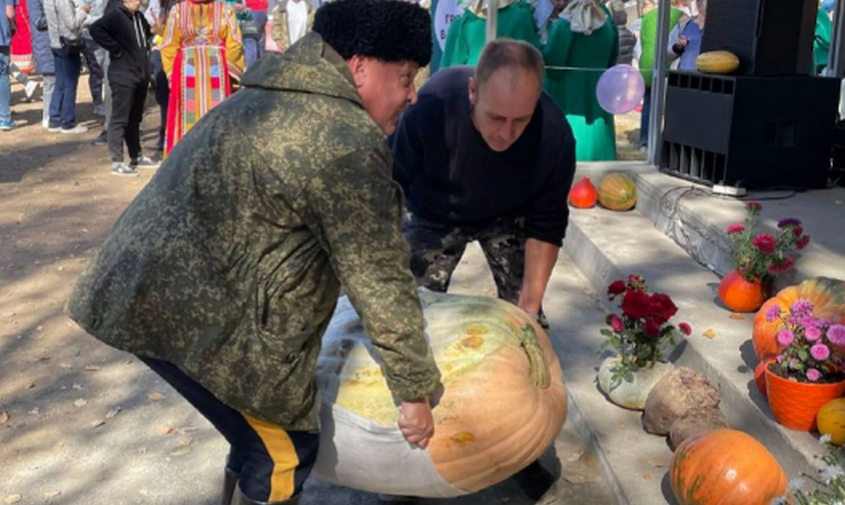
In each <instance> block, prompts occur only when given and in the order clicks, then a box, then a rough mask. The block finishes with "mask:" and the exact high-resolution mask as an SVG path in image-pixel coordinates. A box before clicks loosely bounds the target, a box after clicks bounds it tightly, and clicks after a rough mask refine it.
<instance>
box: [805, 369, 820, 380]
mask: <svg viewBox="0 0 845 505" xmlns="http://www.w3.org/2000/svg"><path fill="white" fill-rule="evenodd" d="M821 376H822V374H821V373H819V371H818V370H816V369H815V368H811V369H809V370H807V380H808V381H810V382H816V381H817V380H819V379H820V378H821Z"/></svg>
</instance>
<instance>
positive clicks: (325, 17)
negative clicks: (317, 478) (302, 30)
mask: <svg viewBox="0 0 845 505" xmlns="http://www.w3.org/2000/svg"><path fill="white" fill-rule="evenodd" d="M429 23H430V18H429V16H428V13H427V12H426V11H424V10H423V9H421V8H419V7H417V6H415V5H413V4H410V3H406V2H381V1H378V0H337V1H335V2H332V3H331V4H327V6H326V7H324V8H322V9H320V11H318V14H317V19H316V21H315V26H314V30H315V32H313V33H310V34H308V35H307V36H306V37H305V38H303V39H302V40H301V41H300V42H299V43H298V44H296V45H294V46H292V47H291V48H290V50H289V51H287V52H286V53H285V54H284V55H268V57H265V58H262V59H260V60H259V61H258V62H257V63H256V64H255V65H254V66H253V67H251V68H250V70H249V71H248V72H247V73H246V74H245V75H244V77H243V81H242V84H243V89H242V90H241V91H239V92H238V93H236V94H234V95H233V96H232V97H230V98H229V99H227V100H226V101H225V102H223V103H222V104H221V105H220V106H218V107H217V108H215V109H214V110H213V111H212V112H211V113H209V114H208V115H207V116H206V117H204V118H203V120H202V121H201V122H200V123H198V124H197V126H196V127H195V128H194V129H192V130H191V132H190V133H189V134H188V135H186V136H185V137H184V138H183V139H182V140H181V141H180V142H179V144H178V145H177V146H176V148H175V149H174V150H173V151H172V153H171V155H170V156H169V158H168V159H167V161H166V162H165V163H164V164H163V165H162V167H161V168H160V170H159V171H158V173H157V174H156V175H155V176H154V177H153V178H152V180H151V181H150V182H149V184H148V185H147V186H146V187H145V188H144V189H143V190H142V191H141V193H140V194H139V195H138V197H137V198H136V199H135V200H134V201H133V202H132V203H131V204H130V206H129V207H128V208H127V209H126V211H125V212H124V213H123V215H121V217H120V218H119V220H118V222H117V224H116V225H115V228H114V230H113V231H112V233H111V234H110V236H109V237H108V238H107V239H106V241H105V243H104V244H103V247H102V249H101V250H100V252H99V254H98V256H97V257H96V259H95V260H94V261H93V262H92V264H91V265H90V267H89V268H88V269H87V270H86V271H85V272H84V273H83V274H82V275H81V277H80V278H79V280H78V281H77V284H76V287H75V288H74V291H73V294H72V297H71V299H70V301H69V302H68V307H67V310H68V312H69V314H70V316H71V318H73V319H74V320H75V321H76V322H77V323H78V324H79V325H80V326H81V327H82V328H84V329H85V330H86V331H87V332H89V333H90V334H91V335H93V336H95V337H96V338H98V339H99V340H101V341H103V342H105V343H107V344H109V345H111V346H113V347H116V348H118V349H122V350H125V351H128V352H130V353H133V354H135V355H137V356H139V357H140V358H141V359H142V360H143V361H144V362H145V363H147V364H148V365H149V366H150V367H151V368H153V370H155V371H156V372H158V373H159V374H160V375H162V377H164V378H165V379H166V380H167V381H168V382H170V383H171V385H173V386H174V388H176V389H177V391H179V392H180V393H181V394H183V396H185V397H186V398H187V399H188V401H189V402H190V403H192V404H193V405H194V406H195V407H197V408H198V410H200V412H201V413H202V414H203V415H205V416H206V417H207V418H208V419H209V420H210V421H211V422H212V424H214V425H215V427H216V428H217V429H218V430H220V431H221V432H222V433H223V435H224V436H226V438H227V440H228V441H229V442H230V443H231V444H232V450H231V453H230V460H229V470H230V471H229V476H230V477H231V478H230V479H229V480H230V484H231V480H233V479H234V478H237V473H238V472H239V471H240V470H241V468H243V469H244V472H245V473H244V474H242V475H240V485H239V491H240V492H239V493H238V496H239V497H236V501H237V500H238V499H240V500H241V501H239V502H237V503H265V502H271V503H294V502H295V500H297V499H298V495H299V493H300V491H301V488H302V483H303V482H304V480H305V477H307V475H308V472H309V471H310V468H311V465H313V460H314V458H315V456H316V433H315V432H316V431H317V430H318V429H319V421H318V411H319V405H320V402H319V399H318V398H317V391H316V388H315V380H314V374H315V366H316V360H317V356H318V354H319V352H320V339H321V336H322V334H323V332H324V331H325V329H326V327H327V325H328V322H329V319H330V317H331V315H332V311H333V309H334V306H335V303H336V300H337V298H338V294H339V290H340V286H341V285H343V286H344V287H345V289H346V292H347V294H348V296H349V297H350V300H351V301H352V303H353V305H354V306H355V308H356V309H357V311H358V313H359V314H360V316H361V319H362V321H363V324H364V326H365V328H366V330H367V333H368V335H369V336H370V337H371V339H372V341H373V343H374V345H375V347H376V348H377V349H378V351H379V353H380V355H381V357H382V359H383V362H384V371H385V377H386V379H387V383H388V385H389V387H390V389H391V390H392V391H393V392H394V394H395V395H396V396H397V397H398V398H399V399H400V400H401V401H402V408H403V416H402V420H400V428H401V429H402V432H403V434H404V435H405V436H406V438H407V439H408V441H409V442H411V443H416V444H418V445H420V446H422V447H425V445H426V444H427V441H428V439H430V437H431V436H432V434H433V420H432V418H431V410H430V407H429V404H428V401H427V397H428V396H429V395H430V394H432V393H433V392H434V390H435V389H436V387H437V386H438V384H439V372H438V370H437V368H436V366H435V363H434V361H433V357H432V354H431V351H430V349H429V347H428V345H427V343H426V341H425V339H424V337H423V331H422V328H423V320H422V312H421V307H420V302H419V299H418V297H417V292H416V284H415V282H414V278H413V276H412V274H411V272H410V270H409V250H408V245H407V244H406V242H405V241H404V240H403V238H402V234H401V231H400V228H401V213H402V208H403V196H402V191H401V189H400V187H399V185H398V184H396V183H395V182H394V181H393V180H392V177H391V155H390V152H389V149H388V146H387V143H386V141H385V133H388V134H389V133H391V132H392V131H393V129H394V128H395V126H396V122H397V121H398V117H399V114H400V113H401V111H402V109H404V108H405V106H407V104H408V103H409V102H411V101H413V100H415V99H416V95H415V91H414V87H413V78H414V74H415V73H416V71H417V69H418V68H419V66H424V65H425V64H427V63H428V60H429V59H430V54H431V47H430V40H429V38H430V29H429ZM356 25H359V26H356ZM362 34H364V35H362ZM400 40H401V42H400ZM268 426H270V428H271V431H270V432H268V431H267V429H268V428H267V427H268ZM245 427H247V428H249V429H247V430H246V431H247V432H248V433H249V434H250V437H246V438H249V439H250V440H258V439H261V441H263V442H265V445H266V442H267V438H268V437H281V438H284V439H285V440H287V439H288V438H290V440H291V441H292V442H293V443H292V444H291V445H292V446H293V449H295V454H291V455H289V456H290V457H291V458H293V459H294V460H295V461H296V464H295V465H294V468H282V467H281V465H283V463H284V462H283V461H282V460H283V459H284V458H282V459H281V460H280V459H279V458H278V457H277V455H276V454H266V453H267V452H268V451H266V450H265V451H264V453H265V454H264V455H263V456H264V458H263V460H262V461H259V462H256V461H251V460H249V458H250V457H251V454H252V453H254V452H256V451H255V450H254V449H255V448H254V447H253V446H254V445H255V444H254V443H253V442H249V443H247V442H244V438H245V437H244V436H241V433H242V432H243V431H244V428H245ZM273 429H275V430H276V431H272V430H273ZM253 433H256V434H258V435H259V437H258V439H257V438H256V437H255V436H253V435H252V434H253ZM250 444H252V445H250ZM258 445H261V442H258ZM259 449H263V448H259ZM258 452H261V451H258ZM244 454H247V455H246V456H244ZM244 458H246V460H247V461H244ZM245 463H246V464H247V465H246V466H244V464H245ZM256 467H262V468H263V470H262V472H263V473H262V472H253V471H252V470H253V469H254V468H256ZM247 468H249V469H250V472H251V473H252V474H251V475H246V469H247ZM268 468H269V470H268ZM280 472H287V473H286V474H289V476H290V478H289V479H288V481H287V482H286V484H285V486H283V487H284V489H281V488H279V486H277V485H276V483H277V481H276V480H275V477H274V480H273V484H271V483H270V475H271V474H274V473H275V474H279V473H280ZM259 474H260V475H259ZM224 492H228V491H224ZM226 500H227V499H226V498H224V503H228V502H227V501H226Z"/></svg>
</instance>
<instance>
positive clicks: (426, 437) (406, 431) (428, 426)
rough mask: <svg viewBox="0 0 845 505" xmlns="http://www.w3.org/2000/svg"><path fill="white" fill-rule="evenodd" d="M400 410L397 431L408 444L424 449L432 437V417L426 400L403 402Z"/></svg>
mask: <svg viewBox="0 0 845 505" xmlns="http://www.w3.org/2000/svg"><path fill="white" fill-rule="evenodd" d="M401 409H402V410H401V413H400V415H399V431H401V432H402V436H404V437H405V440H407V441H408V442H409V443H411V444H415V445H418V446H420V447H422V448H423V449H425V448H426V447H427V446H428V442H429V441H430V440H431V437H433V436H434V417H432V415H431V405H429V403H428V398H424V399H422V400H412V401H407V402H405V401H403V402H402V406H401Z"/></svg>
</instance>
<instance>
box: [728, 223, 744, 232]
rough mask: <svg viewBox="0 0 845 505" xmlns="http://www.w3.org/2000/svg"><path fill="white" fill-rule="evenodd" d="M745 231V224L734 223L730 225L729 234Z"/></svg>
mask: <svg viewBox="0 0 845 505" xmlns="http://www.w3.org/2000/svg"><path fill="white" fill-rule="evenodd" d="M744 231H745V225H742V224H739V223H734V224H732V225H730V226H728V235H733V234H734V233H742V232H744Z"/></svg>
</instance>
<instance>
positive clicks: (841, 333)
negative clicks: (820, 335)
mask: <svg viewBox="0 0 845 505" xmlns="http://www.w3.org/2000/svg"><path fill="white" fill-rule="evenodd" d="M827 339H828V340H830V341H831V342H832V343H833V344H834V345H837V346H845V326H843V325H841V324H834V325H831V327H830V328H828V329H827Z"/></svg>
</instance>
